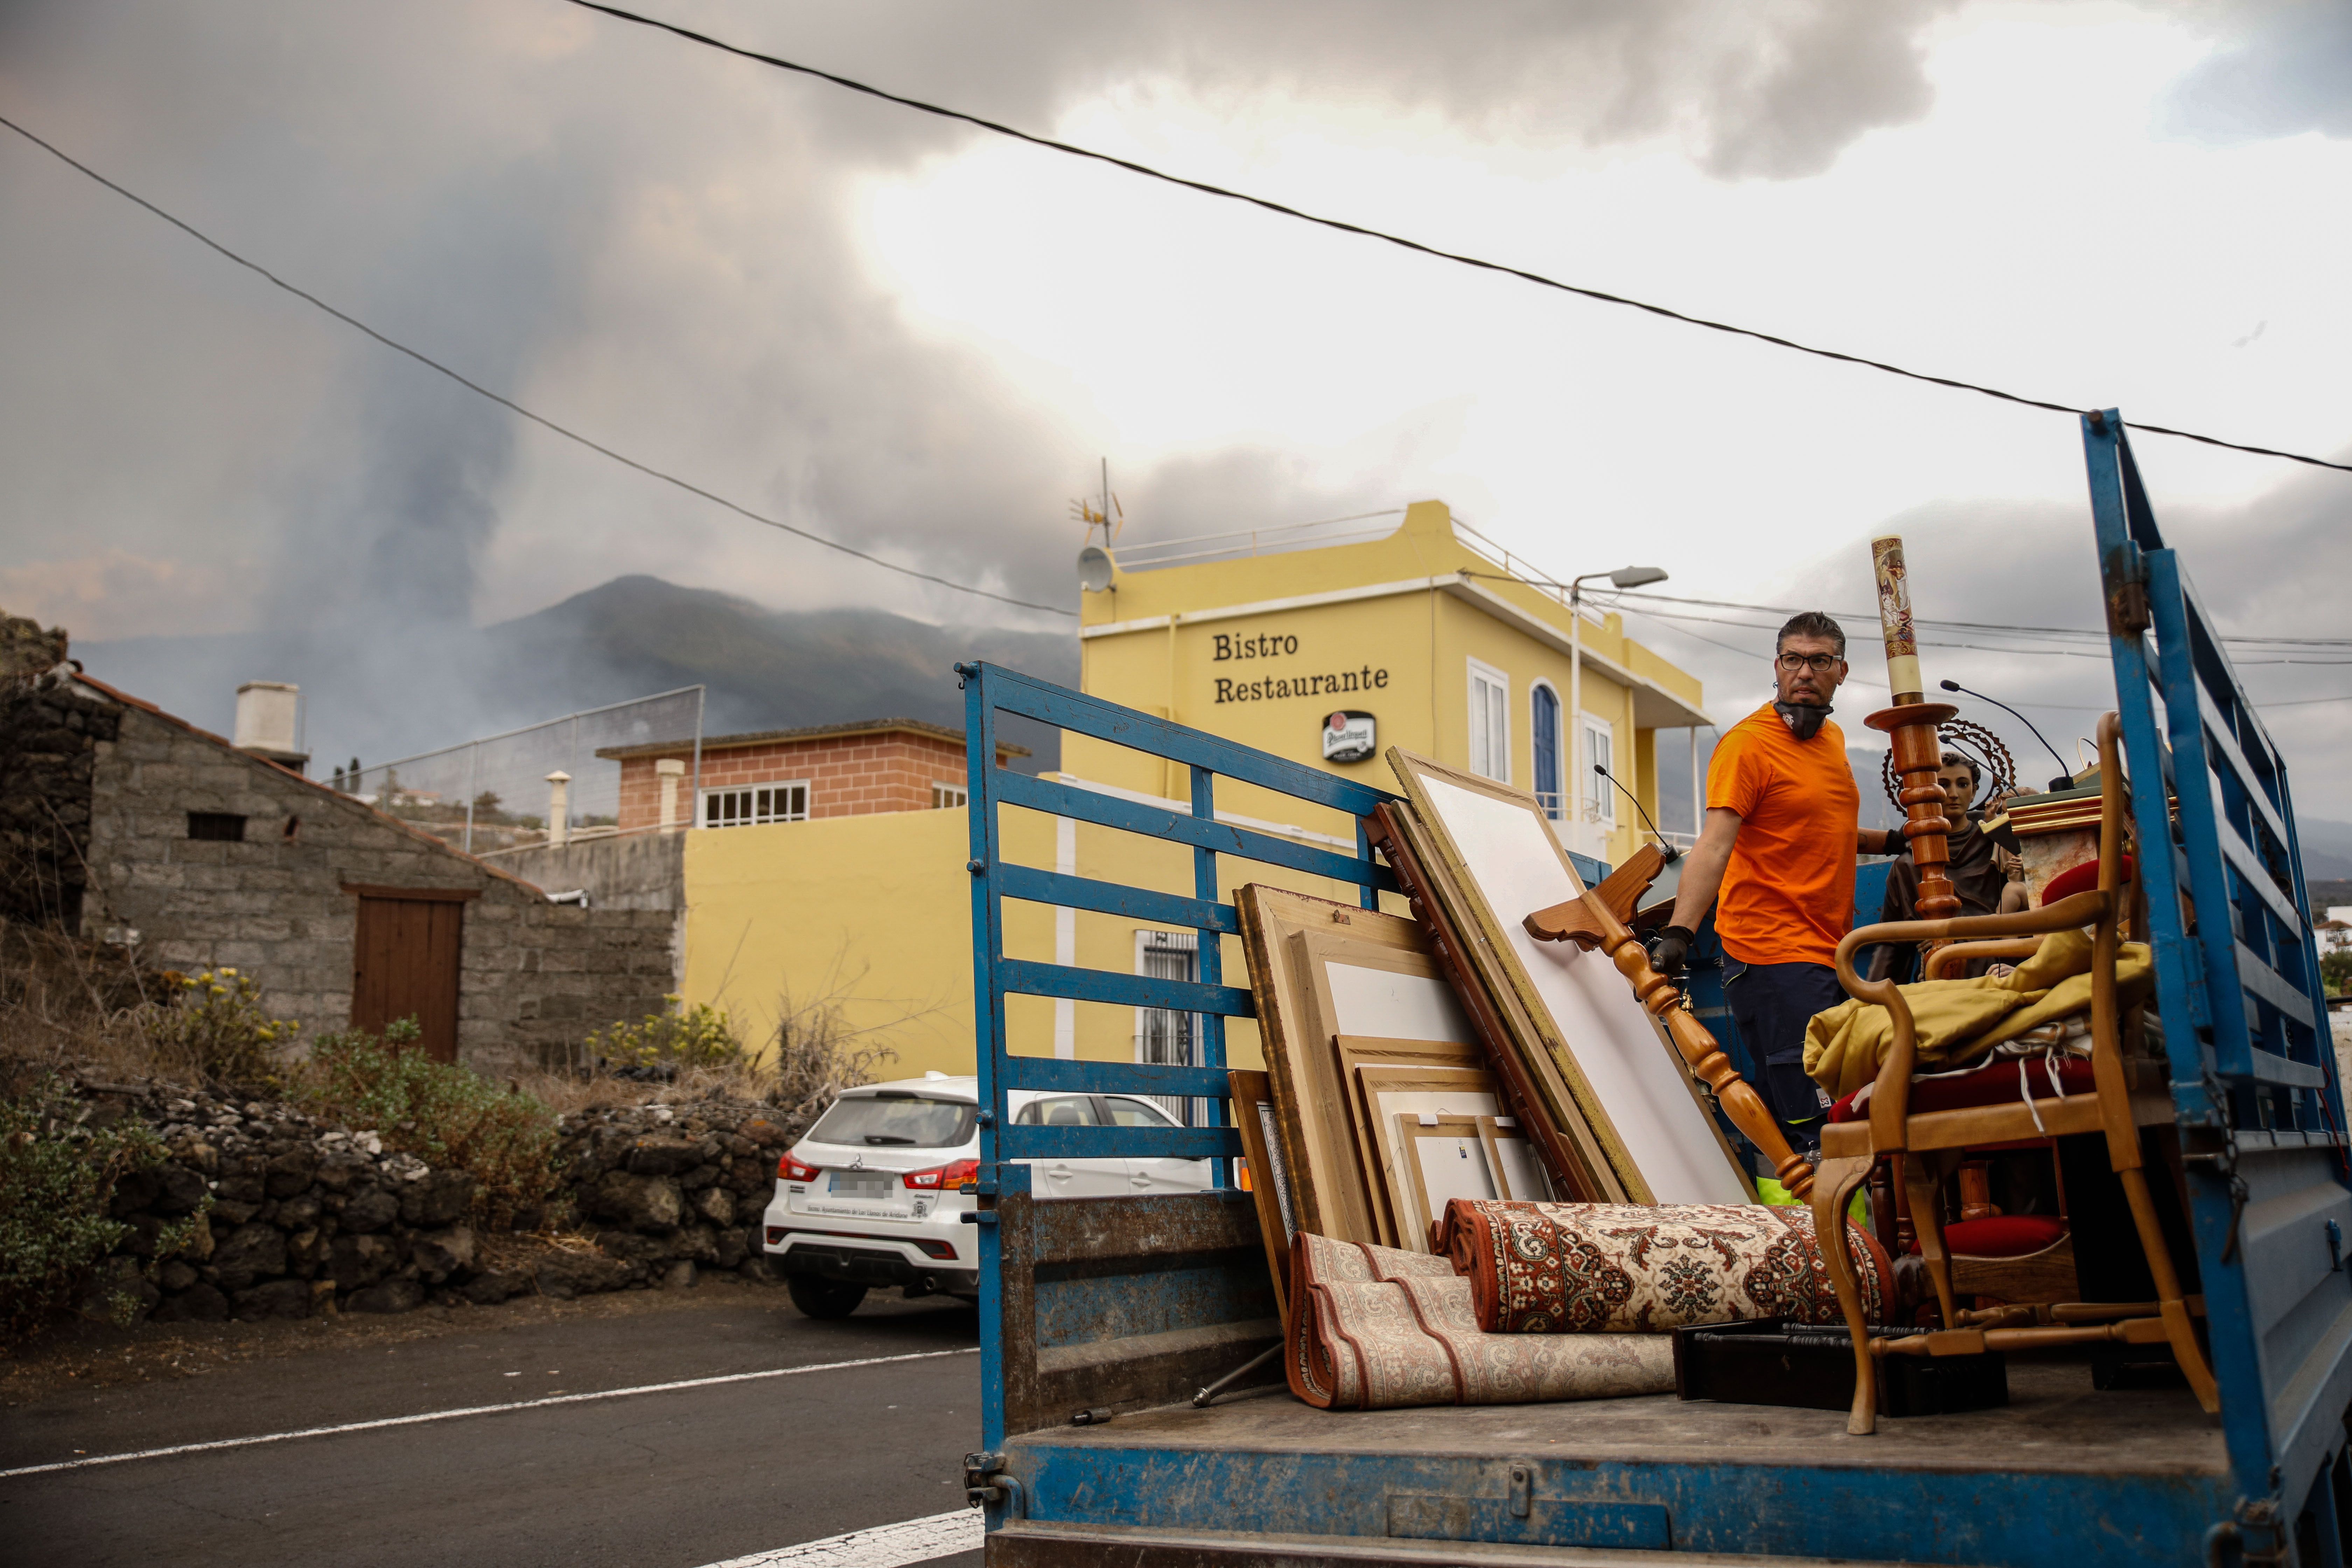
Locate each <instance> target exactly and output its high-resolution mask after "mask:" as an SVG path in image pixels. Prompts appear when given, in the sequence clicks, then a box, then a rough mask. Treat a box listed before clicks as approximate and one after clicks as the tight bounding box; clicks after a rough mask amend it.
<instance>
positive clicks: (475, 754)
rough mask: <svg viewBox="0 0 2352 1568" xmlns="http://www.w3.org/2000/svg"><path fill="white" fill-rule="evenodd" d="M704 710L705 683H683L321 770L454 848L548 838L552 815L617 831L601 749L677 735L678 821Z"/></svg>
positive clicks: (615, 798) (611, 768) (616, 775)
mask: <svg viewBox="0 0 2352 1568" xmlns="http://www.w3.org/2000/svg"><path fill="white" fill-rule="evenodd" d="M702 710H703V688H701V687H699V686H681V687H679V688H678V689H677V690H675V691H663V692H658V693H656V694H655V695H654V696H651V697H639V698H635V699H632V700H629V701H626V702H614V703H610V704H608V705H606V706H604V707H603V708H589V709H583V710H581V711H580V712H577V713H566V714H564V715H563V716H562V717H561V718H558V719H549V720H544V721H541V722H540V723H537V724H528V725H525V726H524V727H523V728H521V729H520V730H509V731H506V732H505V733H503V734H498V735H485V736H482V737H480V738H479V739H478V740H472V741H464V742H459V743H458V744H457V745H454V746H444V747H442V748H441V749H440V750H438V751H433V752H419V753H418V754H416V755H415V756H413V757H401V758H398V759H396V760H395V761H393V762H388V763H372V764H362V761H361V759H359V758H356V757H354V758H352V759H351V763H350V764H349V765H348V766H337V767H335V768H333V769H332V770H331V772H330V773H328V775H327V779H328V782H329V783H331V784H333V786H334V787H335V788H337V789H339V790H341V791H342V792H343V793H345V794H346V795H354V796H357V797H358V798H360V799H362V800H364V801H366V802H367V803H368V804H369V805H374V806H376V807H379V808H380V809H382V810H383V811H386V812H389V813H390V814H391V815H393V816H397V817H399V818H401V819H402V820H403V821H404V822H407V823H409V824H411V825H412V826H416V827H420V828H422V829H424V830H425V832H427V833H430V834H432V835H434V836H435V837H438V838H441V839H444V840H446V841H447V842H448V843H450V844H453V845H456V846H457V847H458V848H461V849H464V850H467V852H469V853H473V854H487V853H494V852H496V851H498V850H500V849H515V848H520V847H525V846H527V845H532V844H544V843H546V842H547V841H548V838H549V832H548V829H549V825H550V821H551V818H552V817H555V816H561V818H562V822H563V829H564V831H563V836H564V837H565V838H566V839H569V840H577V839H581V838H590V837H604V836H607V835H611V834H616V833H618V832H620V831H621V820H620V818H621V763H620V762H619V760H618V759H616V758H613V757H608V756H602V755H599V753H600V752H611V751H615V750H621V749H625V748H629V747H635V746H650V745H660V744H674V745H676V746H677V749H678V753H679V760H680V761H683V762H686V763H687V764H688V776H687V778H686V779H685V780H684V781H683V782H684V783H685V784H687V789H686V791H685V792H684V798H683V801H682V802H681V807H682V809H681V812H680V817H681V826H684V825H686V824H687V823H688V822H690V821H691V818H692V816H693V805H692V803H693V802H694V801H695V800H696V799H697V798H698V795H697V791H698V788H699V786H700V783H701V775H702ZM558 773H560V774H562V775H563V777H562V778H561V779H560V780H559V779H554V778H551V775H552V774H558ZM559 791H560V792H561V797H562V802H563V804H562V806H561V807H560V808H559V807H558V806H557V805H556V804H555V802H556V800H557V798H558V793H559Z"/></svg>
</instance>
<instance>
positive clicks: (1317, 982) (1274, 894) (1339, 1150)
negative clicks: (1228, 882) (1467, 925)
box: [1234, 882, 1467, 1244]
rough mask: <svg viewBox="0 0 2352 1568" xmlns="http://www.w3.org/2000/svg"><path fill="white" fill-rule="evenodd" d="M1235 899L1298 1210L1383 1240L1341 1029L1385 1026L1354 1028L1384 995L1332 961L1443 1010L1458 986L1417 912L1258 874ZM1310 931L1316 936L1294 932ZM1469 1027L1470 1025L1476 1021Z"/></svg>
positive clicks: (1347, 1234) (1299, 1215) (1310, 1224)
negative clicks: (1353, 1114)
mask: <svg viewBox="0 0 2352 1568" xmlns="http://www.w3.org/2000/svg"><path fill="white" fill-rule="evenodd" d="M1234 910H1235V911H1236V912H1237V913H1238V914H1239V916H1240V919H1241V927H1242V942H1243V947H1244V952H1245V953H1246V954H1247V957H1248V960H1249V973H1250V991H1251V994H1253V995H1254V996H1255V999H1256V1002H1257V1016H1258V1038H1259V1043H1260V1046H1261V1047H1262V1048H1263V1050H1264V1051H1265V1065H1266V1076H1267V1079H1268V1080H1269V1081H1268V1089H1269V1092H1270V1093H1271V1095H1272V1098H1273V1103H1274V1109H1275V1125H1276V1133H1277V1137H1276V1142H1277V1143H1278V1144H1279V1146H1280V1150H1281V1153H1282V1158H1283V1162H1284V1164H1285V1166H1286V1169H1287V1171H1288V1173H1289V1179H1290V1193H1291V1199H1292V1204H1293V1210H1292V1218H1293V1219H1294V1220H1295V1221H1296V1222H1297V1226H1298V1228H1299V1229H1301V1230H1305V1231H1309V1232H1312V1233H1313V1234H1315V1235H1317V1236H1324V1237H1330V1238H1331V1239H1333V1240H1335V1241H1360V1242H1369V1243H1374V1244H1377V1243H1378V1242H1379V1241H1380V1239H1381V1226H1380V1223H1379V1221H1378V1219H1377V1217H1376V1215H1377V1212H1378V1211H1377V1206H1376V1202H1375V1200H1374V1198H1373V1196H1372V1193H1371V1189H1370V1185H1369V1184H1367V1182H1366V1180H1365V1176H1364V1163H1363V1160H1362V1158H1361V1155H1360V1151H1359V1148H1358V1143H1357V1138H1356V1131H1355V1127H1354V1125H1353V1122H1352V1119H1351V1118H1350V1117H1349V1112H1348V1103H1349V1092H1348V1086H1347V1084H1346V1083H1345V1081H1344V1080H1342V1079H1341V1078H1340V1076H1339V1058H1337V1057H1336V1056H1335V1055H1334V1054H1333V1052H1332V1049H1331V1037H1332V1036H1333V1035H1334V1034H1338V1033H1342V1032H1351V1033H1357V1034H1377V1033H1381V1032H1382V1031H1381V1029H1380V1028H1378V1027H1374V1028H1356V1029H1353V1030H1349V1029H1348V1027H1347V1023H1348V1020H1349V1019H1351V1018H1354V1017H1356V1016H1358V1013H1359V1012H1360V1010H1361V1009H1362V1008H1364V1007H1366V1006H1368V1005H1369V1006H1371V1007H1372V1008H1373V1009H1374V1010H1375V1011H1377V1010H1378V1006H1379V997H1378V995H1377V994H1371V995H1369V996H1368V995H1367V994H1363V993H1362V991H1361V988H1360V987H1357V986H1355V985H1354V984H1351V983H1352V981H1353V980H1354V978H1355V977H1354V976H1353V975H1346V974H1343V975H1342V976H1340V979H1341V980H1342V982H1343V983H1342V984H1339V985H1338V986H1335V985H1334V984H1333V983H1332V982H1333V976H1332V974H1331V973H1329V971H1330V968H1331V966H1332V965H1334V964H1338V965H1340V966H1342V968H1343V969H1346V970H1351V971H1352V970H1361V971H1365V972H1368V973H1370V974H1371V975H1373V976H1374V977H1376V978H1378V979H1380V980H1381V984H1385V985H1387V986H1388V987H1389V988H1390V989H1391V990H1392V991H1393V990H1396V989H1397V988H1400V987H1401V988H1402V990H1404V991H1408V992H1412V993H1416V994H1418V995H1419V997H1420V1000H1421V1001H1422V1002H1423V1003H1426V1004H1427V1005H1428V1007H1426V1008H1422V1009H1419V1010H1420V1011H1423V1012H1426V1011H1428V1010H1429V1009H1431V1008H1434V1009H1436V1010H1437V1011H1439V1012H1441V1013H1442V1012H1443V1010H1444V1007H1446V1006H1451V1005H1452V1000H1451V998H1452V993H1451V992H1450V991H1449V990H1447V989H1446V986H1445V982H1444V979H1443V978H1441V977H1439V975H1438V973H1437V969H1436V965H1435V964H1434V963H1432V962H1431V961H1430V958H1429V952H1428V948H1427V945H1426V935H1425V933H1424V932H1423V931H1422V929H1421V927H1420V925H1419V924H1418V922H1416V921H1410V920H1406V919H1404V918H1403V917H1402V916H1399V915H1391V914H1383V913H1381V911H1380V910H1366V909H1360V908H1358V907H1356V906H1355V905H1352V904H1343V903H1339V902H1338V901H1336V900H1330V899H1318V898H1314V897H1311V896H1309V895H1307V894H1305V893H1294V892H1291V891H1289V890H1288V889H1281V888H1269V887H1266V886H1265V885H1264V884H1262V883H1255V882H1253V883H1249V884H1247V885H1245V886H1244V887H1242V888H1239V889H1235V891H1234ZM1301 935H1311V936H1314V937H1316V938H1318V940H1317V941H1314V942H1293V940H1292V939H1293V938H1294V937H1297V936H1301ZM1372 989H1373V991H1374V992H1377V991H1378V990H1379V986H1377V985H1376V986H1374V987H1373V988H1372ZM1432 992H1434V993H1435V994H1434V995H1433V994H1432ZM1456 1011H1458V1009H1456ZM1449 1027H1451V1026H1450V1025H1449ZM1462 1027H1463V1029H1465V1030H1466V1027H1467V1025H1466V1021H1465V1024H1464V1025H1463V1026H1462Z"/></svg>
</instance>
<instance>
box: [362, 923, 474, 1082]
mask: <svg viewBox="0 0 2352 1568" xmlns="http://www.w3.org/2000/svg"><path fill="white" fill-rule="evenodd" d="M352 890H353V891H358V892H359V898H360V908H359V930H358V932H357V934H356V935H355V936H354V938H353V940H352V1027H353V1028H355V1029H365V1030H366V1031H367V1032H368V1033H370V1034H372V1035H380V1034H382V1033H383V1031H384V1028H385V1026H387V1025H389V1024H391V1023H393V1022H394V1020H396V1019H400V1018H415V1020H416V1026H417V1028H418V1030H419V1031H420V1034H419V1037H418V1039H417V1047H418V1048H420V1049H421V1050H423V1051H424V1052H425V1055H426V1056H428V1057H430V1058H433V1059H434V1060H435V1061H436V1062H454V1061H456V1060H457V972H458V966H459V962H460V959H461V956H462V954H463V952H464V940H463V939H464V929H465V914H466V905H465V900H467V899H468V898H471V897H473V893H472V891H471V890H470V889H465V890H459V889H449V890H448V891H444V890H443V889H426V888H419V889H399V888H371V889H366V890H364V891H361V890H359V889H352ZM453 895H454V896H453Z"/></svg>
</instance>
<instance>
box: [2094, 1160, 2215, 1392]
mask: <svg viewBox="0 0 2352 1568" xmlns="http://www.w3.org/2000/svg"><path fill="white" fill-rule="evenodd" d="M2116 1175H2118V1176H2120V1177H2122V1178H2123V1184H2124V1197H2125V1200H2126V1202H2128V1203H2129V1204H2130V1205H2131V1212H2132V1224H2133V1226H2135V1227H2136V1228H2137V1230H2138V1231H2139V1244H2140V1247H2141V1250H2143V1251H2145V1252H2146V1253H2147V1268H2148V1272H2149V1273H2150V1274H2151V1275H2153V1276H2155V1279H2156V1299H2157V1303H2158V1307H2157V1310H2158V1312H2159V1313H2160V1314H2161V1315H2162V1316H2163V1318H2164V1337H2165V1339H2166V1341H2167V1342H2169V1343H2170V1344H2171V1346H2172V1354H2173V1359H2175V1360H2176V1361H2178V1362H2179V1363H2180V1374H2181V1375H2182V1376H2183V1377H2185V1378H2187V1379H2188V1380H2189V1392H2190V1393H2191V1394H2195V1395H2196V1396H2197V1403H2198V1404H2199V1405H2202V1406H2204V1408H2205V1414H2206V1415H2218V1414H2219V1413H2220V1412H2221V1390H2220V1389H2219V1388H2218V1387H2217V1386H2215V1384H2214V1382H2213V1369H2212V1368H2211V1367H2210V1366H2208V1365H2206V1364H2205V1352H2204V1350H2203V1348H2202V1347H2200V1345H2199V1344H2198V1342H2197V1325H2196V1324H2195V1322H2194V1321H2192V1320H2191V1319H2190V1318H2189V1303H2188V1302H2187V1301H2186V1300H2183V1299H2182V1296H2181V1293H2180V1274H2179V1270H2177V1269H2175V1268H2173V1267H2172V1254H2171V1252H2170V1251H2169V1250H2168V1248H2167V1247H2165V1243H2164V1227H2163V1226H2162V1225H2161V1224H2160V1223H2158V1219H2157V1217H2156V1201H2155V1199H2154V1198H2153V1197H2152V1196H2151V1195H2150V1194H2149V1193H2148V1190H2147V1171H2145V1170H2143V1169H2142V1168H2140V1167H2139V1166H2137V1165H2134V1166H2131V1167H2130V1168H2128V1169H2126V1170H2122V1171H2118V1172H2116Z"/></svg>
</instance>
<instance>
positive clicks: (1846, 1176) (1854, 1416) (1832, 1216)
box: [1813, 1156, 1892, 1437]
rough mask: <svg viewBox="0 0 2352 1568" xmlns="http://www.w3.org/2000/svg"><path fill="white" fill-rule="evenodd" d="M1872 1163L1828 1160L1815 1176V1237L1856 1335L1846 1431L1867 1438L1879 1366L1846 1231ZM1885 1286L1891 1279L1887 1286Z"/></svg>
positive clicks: (1874, 1419) (1874, 1420)
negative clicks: (1874, 1358)
mask: <svg viewBox="0 0 2352 1568" xmlns="http://www.w3.org/2000/svg"><path fill="white" fill-rule="evenodd" d="M1871 1163H1872V1162H1871V1161H1870V1159H1869V1158H1868V1157H1866V1156H1864V1157H1859V1158H1856V1157H1847V1158H1843V1159H1834V1160H1824V1161H1822V1163H1821V1165H1820V1168H1819V1169H1817V1170H1816V1171H1814V1173H1813V1239H1814V1240H1815V1241H1816V1242H1818V1243H1819V1244H1820V1246H1821V1251H1822V1267H1823V1268H1827V1269H1828V1270H1829V1273H1830V1283H1831V1284H1832V1286H1834V1287H1835V1288H1836V1289H1837V1298H1838V1306H1839V1307H1840V1308H1841V1309H1843V1311H1844V1312H1845V1326H1846V1329H1847V1331H1849V1332H1851V1333H1852V1334H1853V1410H1852V1411H1851V1412H1850V1413H1849V1414H1848V1415H1847V1416H1846V1422H1845V1429H1846V1430H1847V1431H1848V1432H1850V1433H1852V1434H1853V1436H1857V1437H1867V1436H1870V1435H1871V1434H1872V1433H1873V1432H1874V1431H1876V1430H1877V1429H1878V1368H1877V1367H1876V1365H1875V1364H1874V1363H1873V1361H1872V1359H1871V1354H1870V1322H1869V1320H1868V1319H1866V1318H1865V1317H1864V1316H1863V1311H1862V1286H1861V1283H1860V1281H1859V1280H1858V1279H1856V1278H1855V1269H1854V1262H1853V1250H1852V1240H1851V1238H1850V1237H1847V1235H1846V1233H1845V1211H1846V1205H1848V1204H1850V1203H1852V1202H1853V1194H1854V1192H1855V1190H1856V1189H1858V1188H1859V1187H1860V1186H1861V1185H1862V1184H1863V1183H1864V1181H1866V1180H1868V1179H1869V1176H1870V1167H1871ZM1884 1283H1886V1284H1890V1285H1891V1283H1892V1281H1886V1282H1884Z"/></svg>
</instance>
